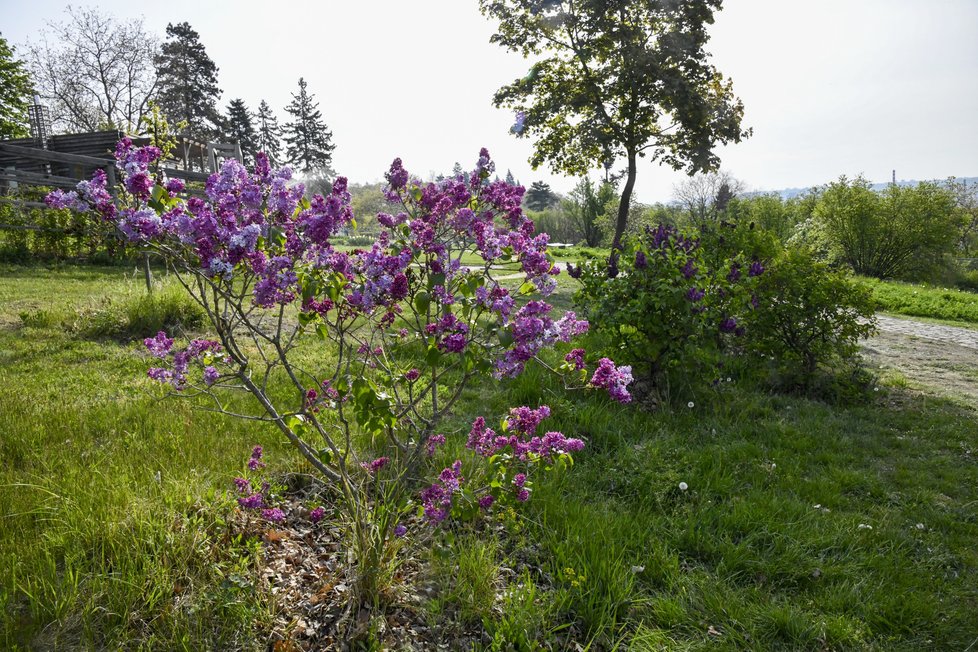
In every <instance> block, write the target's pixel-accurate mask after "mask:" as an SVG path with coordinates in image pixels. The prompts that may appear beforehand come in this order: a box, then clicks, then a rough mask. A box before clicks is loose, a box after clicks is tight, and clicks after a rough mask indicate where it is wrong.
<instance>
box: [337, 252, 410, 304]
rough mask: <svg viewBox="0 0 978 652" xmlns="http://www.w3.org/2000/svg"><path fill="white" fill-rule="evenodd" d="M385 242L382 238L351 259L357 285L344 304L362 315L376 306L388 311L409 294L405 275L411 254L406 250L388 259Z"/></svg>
mask: <svg viewBox="0 0 978 652" xmlns="http://www.w3.org/2000/svg"><path fill="white" fill-rule="evenodd" d="M385 240H386V238H381V241H378V242H375V243H374V245H373V247H371V248H370V250H369V251H363V252H359V253H355V254H354V255H353V256H352V259H353V268H354V270H355V271H356V273H357V274H358V275H359V276H358V278H359V279H360V282H359V283H357V284H356V285H354V290H353V291H352V292H351V293H350V294H349V295H348V297H347V300H348V301H349V303H350V305H352V306H355V307H357V308H359V309H360V310H362V311H363V312H365V313H369V312H371V311H372V310H373V309H374V308H376V307H377V306H383V307H385V308H388V309H390V308H391V307H393V306H394V305H396V304H397V303H398V302H399V301H402V300H403V299H404V298H405V297H406V296H407V294H408V289H409V288H408V279H407V275H406V274H405V272H406V271H407V269H408V266H409V265H410V264H411V259H412V253H411V250H410V249H406V248H405V249H402V250H401V251H399V252H398V253H397V254H395V255H388V254H387V253H386V251H385V250H386V249H387V243H386V242H385Z"/></svg>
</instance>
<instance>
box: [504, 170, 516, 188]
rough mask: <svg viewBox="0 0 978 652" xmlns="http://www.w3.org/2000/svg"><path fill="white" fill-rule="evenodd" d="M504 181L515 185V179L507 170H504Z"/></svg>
mask: <svg viewBox="0 0 978 652" xmlns="http://www.w3.org/2000/svg"><path fill="white" fill-rule="evenodd" d="M506 183H508V184H509V185H511V186H515V185H516V179H514V178H513V173H512V172H511V171H509V170H506Z"/></svg>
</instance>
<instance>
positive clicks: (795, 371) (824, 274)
mask: <svg viewBox="0 0 978 652" xmlns="http://www.w3.org/2000/svg"><path fill="white" fill-rule="evenodd" d="M757 298H758V307H757V309H755V310H753V311H751V312H750V314H749V315H748V316H747V327H748V329H749V332H750V338H749V340H748V342H749V347H750V350H751V351H752V352H754V353H755V354H756V355H757V356H759V357H760V358H761V359H765V358H766V359H767V360H769V361H771V362H773V363H774V364H773V370H774V372H775V377H776V379H777V384H778V385H782V386H784V387H785V388H792V387H800V388H810V387H812V385H813V383H814V382H815V380H816V377H817V376H818V372H820V371H823V372H837V371H840V368H842V367H845V368H846V369H845V370H844V373H850V374H851V372H852V370H853V368H854V367H853V362H854V361H856V360H858V357H857V352H858V348H859V346H858V343H859V340H860V339H861V338H864V337H867V336H868V335H870V334H871V333H872V332H873V331H874V329H875V324H874V318H873V315H874V312H875V305H874V302H873V298H872V293H871V292H870V291H869V290H868V289H867V288H866V287H865V286H863V285H861V284H859V283H857V282H855V281H853V280H852V279H851V278H850V277H849V276H848V275H847V274H846V273H845V272H842V271H839V270H833V269H831V268H830V267H829V266H828V265H827V264H825V263H823V262H819V261H817V260H815V258H814V257H813V255H812V254H811V253H810V252H809V251H807V250H805V249H797V248H796V249H787V250H785V251H784V252H782V254H781V255H780V256H779V257H778V258H776V259H775V260H773V261H772V262H771V266H770V268H769V269H768V270H767V272H766V273H765V274H764V275H763V276H762V277H761V278H760V281H759V283H758V286H757ZM856 366H858V365H856Z"/></svg>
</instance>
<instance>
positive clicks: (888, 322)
mask: <svg viewBox="0 0 978 652" xmlns="http://www.w3.org/2000/svg"><path fill="white" fill-rule="evenodd" d="M876 318H877V319H878V320H879V328H880V331H881V332H884V333H900V334H901V335H911V336H913V337H922V338H924V339H927V340H935V341H937V342H946V343H948V344H956V345H958V346H963V347H966V348H969V349H978V330H973V329H970V328H961V327H959V326H945V325H944V324H931V323H928V322H922V321H915V320H913V319H899V318H897V317H889V316H887V315H877V316H876Z"/></svg>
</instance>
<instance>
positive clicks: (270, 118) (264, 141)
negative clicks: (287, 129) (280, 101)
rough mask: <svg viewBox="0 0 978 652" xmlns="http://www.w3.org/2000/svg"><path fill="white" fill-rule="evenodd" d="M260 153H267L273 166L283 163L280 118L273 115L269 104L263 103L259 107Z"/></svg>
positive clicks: (263, 101)
mask: <svg viewBox="0 0 978 652" xmlns="http://www.w3.org/2000/svg"><path fill="white" fill-rule="evenodd" d="M257 121H258V151H259V152H265V154H267V155H268V160H269V162H270V163H271V164H272V165H280V164H281V163H282V128H281V127H279V126H278V118H276V117H275V114H274V113H272V107H270V106H268V102H266V101H265V100H262V101H261V104H259V105H258V118H257Z"/></svg>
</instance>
